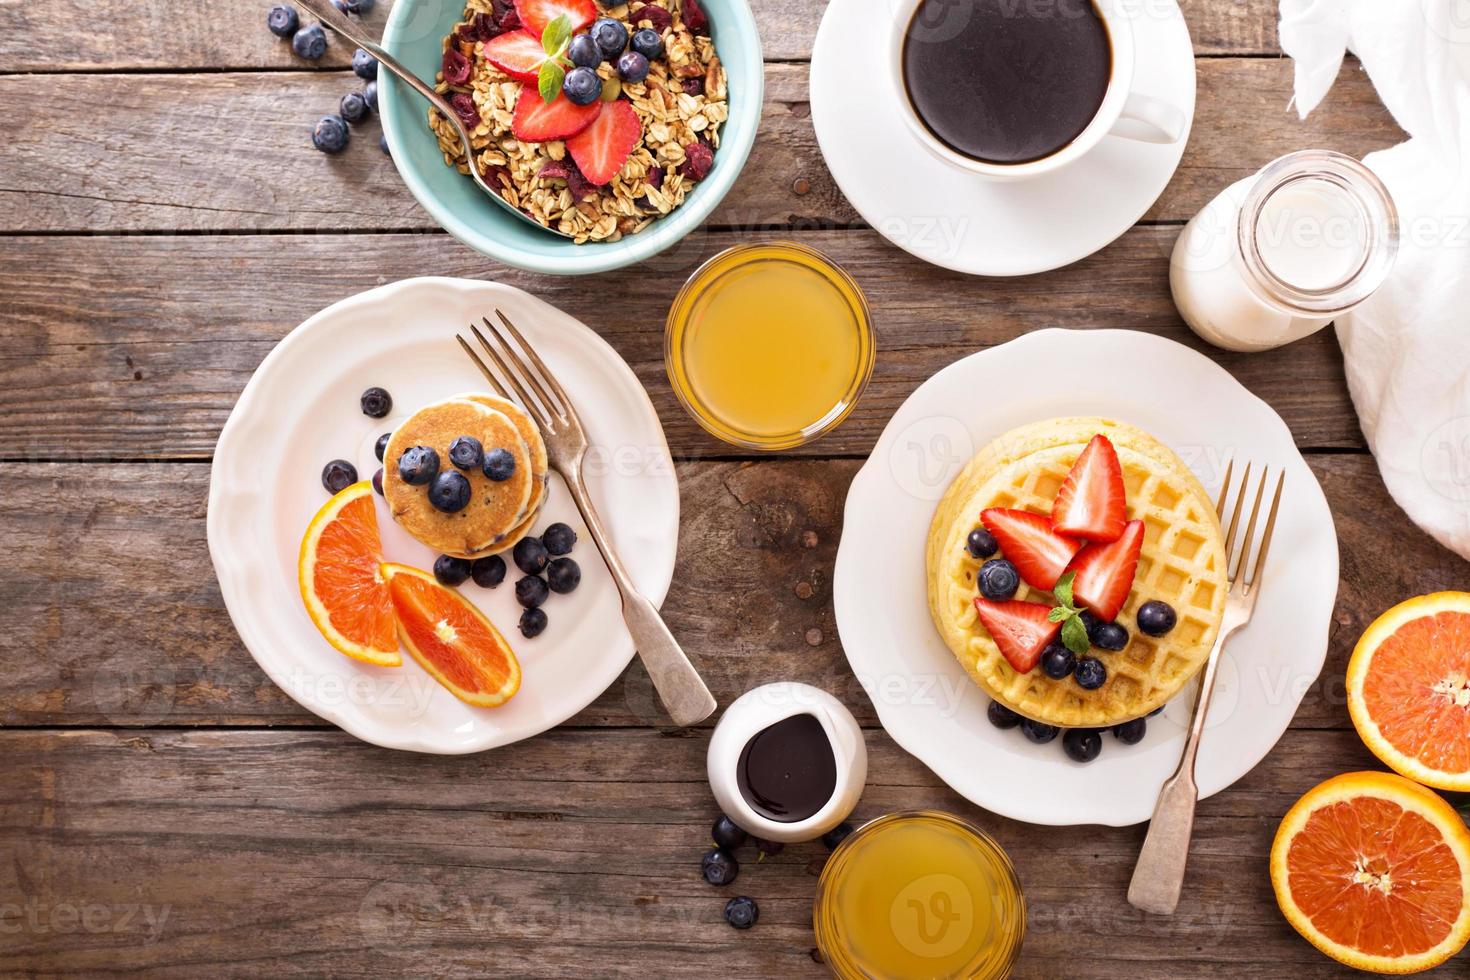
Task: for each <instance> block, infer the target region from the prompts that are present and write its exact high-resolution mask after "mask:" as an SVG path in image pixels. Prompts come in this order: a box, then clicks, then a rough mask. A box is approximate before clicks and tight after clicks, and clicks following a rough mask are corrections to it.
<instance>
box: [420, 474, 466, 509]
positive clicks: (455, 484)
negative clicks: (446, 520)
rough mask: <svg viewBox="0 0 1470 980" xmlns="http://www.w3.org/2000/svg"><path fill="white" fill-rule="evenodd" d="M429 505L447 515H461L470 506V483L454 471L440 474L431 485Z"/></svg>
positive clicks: (462, 475)
mask: <svg viewBox="0 0 1470 980" xmlns="http://www.w3.org/2000/svg"><path fill="white" fill-rule="evenodd" d="M429 503H431V504H433V505H434V509H435V510H442V511H443V512H444V513H446V514H457V513H459V512H460V511H462V510H464V509H465V508H466V507H468V506H469V505H470V481H469V480H466V479H465V478H464V474H463V473H456V472H454V471H453V470H449V471H448V472H446V473H440V474H439V475H438V476H436V477H434V480H433V482H432V483H430V484H429Z"/></svg>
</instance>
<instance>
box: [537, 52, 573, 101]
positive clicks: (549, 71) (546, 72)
mask: <svg viewBox="0 0 1470 980" xmlns="http://www.w3.org/2000/svg"><path fill="white" fill-rule="evenodd" d="M566 77H567V73H566V72H565V71H564V70H563V69H562V67H561V65H559V64H557V63H556V62H555V61H551V60H548V61H546V62H545V63H544V64H542V65H541V74H540V75H538V76H537V77H536V88H537V90H538V91H540V93H541V100H542V101H543V102H555V101H556V97H557V96H558V95H560V94H561V83H562V82H563V81H565V79H566Z"/></svg>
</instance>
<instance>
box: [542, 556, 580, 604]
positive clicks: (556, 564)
mask: <svg viewBox="0 0 1470 980" xmlns="http://www.w3.org/2000/svg"><path fill="white" fill-rule="evenodd" d="M546 582H547V584H548V585H550V586H551V591H552V592H555V593H557V594H558V595H566V594H567V593H568V592H573V591H576V588H577V586H579V585H581V584H582V568H581V566H580V565H578V564H577V562H576V561H575V560H574V559H571V558H557V559H555V560H553V561H552V563H551V564H550V565H547V566H546Z"/></svg>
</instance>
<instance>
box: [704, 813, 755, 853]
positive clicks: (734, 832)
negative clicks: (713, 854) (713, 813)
mask: <svg viewBox="0 0 1470 980" xmlns="http://www.w3.org/2000/svg"><path fill="white" fill-rule="evenodd" d="M709 836H710V839H711V840H713V841H714V842H715V846H716V847H723V848H724V849H725V850H727V851H733V850H735V848H737V847H739V846H740V845H741V844H744V843H745V839H746V837H748V836H749V835H748V834H746V832H745V831H744V829H743V828H741V826H740V825H739V824H738V823H736V822H735V821H733V820H731V819H730V818H729V817H727V816H725V815H724V814H723V813H722V814H720V815H719V816H718V817H716V818H715V823H714V826H713V827H711V828H710V829H709Z"/></svg>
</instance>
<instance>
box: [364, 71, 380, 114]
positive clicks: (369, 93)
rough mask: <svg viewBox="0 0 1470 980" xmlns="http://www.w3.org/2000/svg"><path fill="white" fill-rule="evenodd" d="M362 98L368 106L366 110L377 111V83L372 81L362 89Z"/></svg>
mask: <svg viewBox="0 0 1470 980" xmlns="http://www.w3.org/2000/svg"><path fill="white" fill-rule="evenodd" d="M362 98H363V101H365V102H366V103H367V104H368V108H369V109H371V110H373V111H374V112H377V111H378V82H377V79H374V80H373V81H371V82H368V83H367V84H366V85H364V86H363V87H362Z"/></svg>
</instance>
